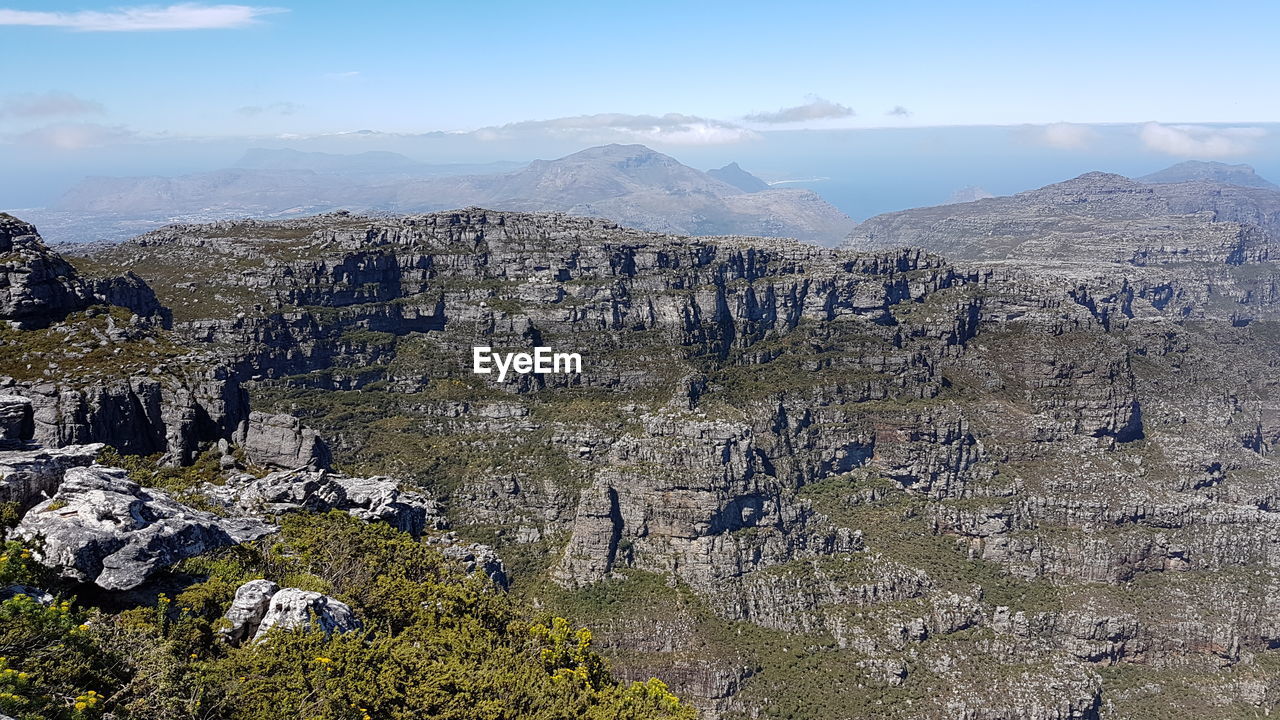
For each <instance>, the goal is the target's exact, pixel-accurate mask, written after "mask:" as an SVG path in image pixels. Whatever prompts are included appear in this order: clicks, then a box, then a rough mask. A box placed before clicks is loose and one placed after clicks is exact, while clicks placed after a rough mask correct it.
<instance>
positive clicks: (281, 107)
mask: <svg viewBox="0 0 1280 720" xmlns="http://www.w3.org/2000/svg"><path fill="white" fill-rule="evenodd" d="M301 109H302V106H301V105H299V104H297V103H291V102H287V101H286V102H276V103H271V104H269V105H245V106H244V107H242V108H237V109H236V112H237V113H240V114H241V115H245V116H247V117H256V116H258V115H294V114H296V113H297V112H298V111H299V110H301Z"/></svg>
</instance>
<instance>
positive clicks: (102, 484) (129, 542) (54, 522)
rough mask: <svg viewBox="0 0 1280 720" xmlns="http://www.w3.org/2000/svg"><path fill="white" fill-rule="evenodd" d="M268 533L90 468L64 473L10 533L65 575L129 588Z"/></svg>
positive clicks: (118, 473) (116, 473)
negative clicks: (51, 492) (47, 496)
mask: <svg viewBox="0 0 1280 720" xmlns="http://www.w3.org/2000/svg"><path fill="white" fill-rule="evenodd" d="M272 531H273V528H272V527H271V526H269V525H267V524H265V523H263V522H261V521H259V520H256V519H252V518H221V517H218V516H216V515H213V514H211V513H207V512H202V511H198V510H193V509H192V508H189V507H187V506H185V505H182V504H181V503H178V502H176V501H174V500H173V499H172V498H170V497H169V496H168V495H167V494H166V493H163V492H160V491H157V490H149V489H147V488H143V487H141V486H139V485H138V484H137V483H135V482H133V481H131V480H129V479H128V477H127V475H126V473H125V471H124V470H120V469H118V468H107V467H102V466H99V465H95V466H91V467H73V468H70V469H68V470H67V471H66V473H65V475H64V477H63V479H62V482H61V485H60V486H59V487H58V491H57V492H56V493H55V494H54V496H53V497H52V498H51V499H49V500H46V501H44V502H42V503H40V504H38V505H36V506H35V507H34V508H32V509H31V510H30V511H29V512H27V513H26V514H25V515H24V516H23V518H22V521H21V522H20V523H19V525H18V526H17V528H15V530H14V533H13V534H14V537H16V538H18V539H20V540H23V541H25V542H27V543H30V544H31V545H32V546H33V547H35V548H37V550H36V552H35V553H34V557H35V558H36V559H37V560H38V561H39V562H40V563H41V564H43V565H45V566H47V567H50V568H53V569H55V570H57V571H58V572H59V573H60V574H62V575H63V576H64V577H67V578H71V579H74V580H77V581H80V582H86V583H94V584H96V585H98V586H99V587H101V588H103V589H106V590H128V589H130V588H134V587H137V586H139V585H141V584H142V583H143V582H144V581H145V580H146V579H147V578H148V577H150V576H151V575H153V574H154V573H155V572H157V571H158V570H160V569H162V568H165V567H168V566H170V565H172V564H174V563H176V562H178V561H179V560H182V559H185V558H189V557H193V556H195V555H199V554H201V553H205V552H208V551H210V550H213V549H216V548H219V547H224V546H227V545H232V544H236V543H241V542H246V541H249V540H255V539H257V538H260V537H263V536H264V535H267V534H268V533H270V532H272Z"/></svg>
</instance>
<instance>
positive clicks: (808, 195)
mask: <svg viewBox="0 0 1280 720" xmlns="http://www.w3.org/2000/svg"><path fill="white" fill-rule="evenodd" d="M493 169H494V168H490V170H493ZM503 169H504V170H508V171H505V172H493V171H488V172H478V171H477V170H483V168H479V169H478V168H475V167H471V168H468V167H465V166H459V167H455V168H453V170H452V171H450V169H449V167H448V166H421V165H416V164H414V163H413V161H411V160H409V158H406V157H404V156H399V155H395V154H393V153H373V154H370V153H365V154H361V155H355V156H341V155H332V154H326V153H300V152H296V151H288V150H257V151H252V152H250V153H248V154H247V155H246V157H245V158H243V159H242V160H241V161H240V163H238V166H237V167H235V168H230V169H226V170H218V171H214V172H208V173H198V174H193V175H185V176H180V177H173V178H161V177H148V178H101V177H99V178H89V179H87V180H85V181H84V182H82V183H80V184H79V185H77V186H76V187H74V188H73V189H71V190H70V191H69V192H68V193H66V195H65V196H64V197H63V199H62V201H61V203H60V209H62V210H64V211H68V212H73V213H83V214H90V215H109V216H111V217H112V218H113V219H118V218H120V217H122V216H123V217H130V216H136V217H139V218H151V217H157V216H159V217H165V218H171V217H181V216H193V217H201V218H206V219H211V218H233V217H246V216H247V217H274V216H295V215H302V214H309V213H315V212H325V211H333V210H338V209H352V210H366V211H369V210H372V211H390V212H422V211H431V210H441V209H446V208H454V207H465V206H472V205H483V206H486V207H497V208H503V209H507V210H523V211H561V212H571V213H574V214H577V215H590V216H595V217H602V218H607V219H611V220H615V221H617V222H620V223H622V224H625V225H629V226H632V227H637V228H641V229H647V230H654V231H660V232H671V233H680V234H688V235H732V234H749V235H757V236H771V237H795V238H799V239H802V240H806V241H810V242H815V243H819V244H827V245H833V244H836V243H838V242H839V241H840V240H841V238H843V237H844V236H845V235H846V234H847V233H848V231H849V229H850V228H852V227H853V225H854V223H853V221H852V220H851V219H850V218H849V217H848V216H846V215H845V214H844V213H842V212H840V211H839V210H837V209H836V208H835V207H833V206H831V205H830V204H828V203H827V202H825V201H824V200H823V199H822V198H821V197H819V196H818V195H817V194H816V193H814V192H812V191H808V190H795V189H788V190H773V189H769V188H768V187H767V186H765V187H764V188H758V187H757V188H755V189H754V190H746V189H743V188H742V187H739V186H738V185H735V184H733V183H730V182H725V181H723V180H721V179H718V178H716V177H714V176H713V175H711V174H708V173H704V172H702V171H700V170H696V169H694V168H691V167H688V166H686V165H684V164H682V163H680V162H679V161H677V160H676V159H675V158H672V157H670V156H668V155H664V154H662V153H658V152H655V151H653V150H650V149H649V148H647V147H644V146H643V145H607V146H602V147H596V148H590V149H587V150H583V151H581V152H578V153H574V154H572V155H569V156H566V157H563V158H559V159H556V160H537V161H534V162H532V163H529V164H528V165H527V166H525V167H522V168H520V169H516V170H509V169H506V168H503ZM464 173H465V174H464ZM744 178H747V179H750V180H755V181H756V182H759V180H758V179H756V178H753V177H752V176H750V175H748V174H747V173H745V172H743V171H741V170H740V169H739V173H738V174H737V175H735V176H734V179H735V181H736V182H739V183H748V184H749V181H748V180H746V179H744ZM761 184H763V183H761Z"/></svg>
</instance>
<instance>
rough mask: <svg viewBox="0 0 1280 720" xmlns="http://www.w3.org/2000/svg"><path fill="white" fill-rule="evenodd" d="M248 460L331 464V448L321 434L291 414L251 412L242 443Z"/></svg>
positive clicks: (290, 465)
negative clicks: (305, 425)
mask: <svg viewBox="0 0 1280 720" xmlns="http://www.w3.org/2000/svg"><path fill="white" fill-rule="evenodd" d="M242 445H243V447H244V451H245V455H246V456H247V457H248V459H249V461H250V462H252V463H254V464H257V465H264V466H270V467H277V468H302V467H310V468H315V469H320V468H327V467H328V466H329V448H328V446H326V445H325V443H324V440H322V439H321V438H320V434H319V433H317V432H316V431H314V430H311V429H310V428H307V427H304V426H303V425H302V421H301V420H299V419H298V418H296V417H293V416H292V415H270V414H267V413H261V412H251V413H249V423H248V428H247V431H246V433H245V437H244V440H243V443H242Z"/></svg>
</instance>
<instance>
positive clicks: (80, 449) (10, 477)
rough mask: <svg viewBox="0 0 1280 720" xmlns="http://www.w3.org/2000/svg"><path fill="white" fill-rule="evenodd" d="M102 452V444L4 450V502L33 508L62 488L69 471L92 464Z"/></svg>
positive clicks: (0, 486)
mask: <svg viewBox="0 0 1280 720" xmlns="http://www.w3.org/2000/svg"><path fill="white" fill-rule="evenodd" d="M101 451H102V445H101V444H93V445H68V446H66V447H62V448H54V449H45V448H31V449H27V450H0V503H17V504H18V508H19V509H20V510H26V509H27V508H30V507H31V506H32V505H34V504H36V503H37V502H38V501H40V500H42V499H44V498H47V497H48V496H50V495H52V494H53V493H54V492H55V491H56V490H57V489H58V486H59V485H60V484H62V477H63V475H64V474H66V472H67V470H68V469H70V468H73V467H85V466H88V465H92V464H93V462H94V459H95V458H96V457H97V456H98V453H99V452H101Z"/></svg>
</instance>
